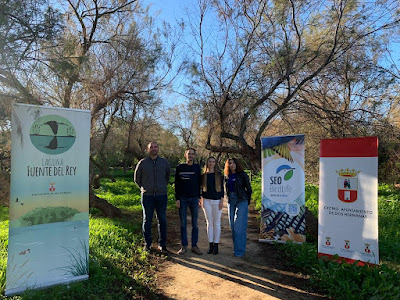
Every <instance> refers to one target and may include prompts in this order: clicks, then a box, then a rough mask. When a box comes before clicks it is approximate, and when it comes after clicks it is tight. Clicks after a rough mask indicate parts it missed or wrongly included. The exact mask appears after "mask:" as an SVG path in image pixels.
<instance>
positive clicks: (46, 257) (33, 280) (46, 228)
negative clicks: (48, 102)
mask: <svg viewBox="0 0 400 300" xmlns="http://www.w3.org/2000/svg"><path fill="white" fill-rule="evenodd" d="M12 109H13V111H12V121H11V126H12V132H11V147H12V148H11V191H10V209H9V214H10V216H9V220H10V222H9V242H8V262H7V273H6V293H5V294H6V295H7V296H10V295H14V294H19V293H22V292H23V291H25V290H26V289H36V288H44V287H48V286H52V285H56V284H60V283H69V282H73V281H78V280H84V279H87V278H88V270H89V263H88V262H89V141H90V112H89V111H83V110H74V109H61V108H50V107H44V106H34V105H24V104H15V105H13V107H12Z"/></svg>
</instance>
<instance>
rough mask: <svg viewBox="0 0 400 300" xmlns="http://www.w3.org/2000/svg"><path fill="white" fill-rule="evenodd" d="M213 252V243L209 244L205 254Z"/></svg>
mask: <svg viewBox="0 0 400 300" xmlns="http://www.w3.org/2000/svg"><path fill="white" fill-rule="evenodd" d="M213 251H214V243H210V248H208V251H207V253H208V254H211V253H213Z"/></svg>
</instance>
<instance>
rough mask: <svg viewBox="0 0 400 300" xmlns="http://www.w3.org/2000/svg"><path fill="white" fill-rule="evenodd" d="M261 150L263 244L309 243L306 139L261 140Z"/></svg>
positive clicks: (284, 137)
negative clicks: (306, 202)
mask: <svg viewBox="0 0 400 300" xmlns="http://www.w3.org/2000/svg"><path fill="white" fill-rule="evenodd" d="M261 146H262V153H261V162H262V189H261V192H262V207H261V225H260V238H259V241H260V242H281V243H285V242H287V241H292V242H296V243H302V242H305V240H306V234H305V228H306V227H305V226H306V225H305V194H304V187H305V184H304V135H292V136H276V137H265V138H261Z"/></svg>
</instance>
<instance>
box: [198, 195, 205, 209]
mask: <svg viewBox="0 0 400 300" xmlns="http://www.w3.org/2000/svg"><path fill="white" fill-rule="evenodd" d="M203 201H204V199H203V197H200V199H199V206H200V207H201V208H203Z"/></svg>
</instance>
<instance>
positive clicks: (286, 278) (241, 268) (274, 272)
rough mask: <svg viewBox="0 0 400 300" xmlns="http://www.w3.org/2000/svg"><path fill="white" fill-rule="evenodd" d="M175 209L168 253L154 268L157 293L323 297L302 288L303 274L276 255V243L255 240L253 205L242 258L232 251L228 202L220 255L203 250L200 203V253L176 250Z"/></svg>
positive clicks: (205, 243)
mask: <svg viewBox="0 0 400 300" xmlns="http://www.w3.org/2000/svg"><path fill="white" fill-rule="evenodd" d="M177 215H178V212H177V211H175V212H174V213H171V214H170V215H169V216H168V227H169V229H168V234H169V236H168V247H169V250H170V251H171V254H170V255H168V260H167V261H166V262H165V263H164V264H163V266H162V267H161V268H160V270H159V271H158V273H157V278H158V279H157V287H158V290H159V292H160V294H163V295H165V296H167V297H169V298H172V299H254V300H255V299H257V300H258V299H326V298H324V297H323V296H321V295H317V294H315V293H310V292H308V291H307V290H306V287H307V285H308V283H307V278H306V277H305V276H303V275H300V274H296V273H293V272H290V271H288V270H287V267H285V266H284V264H283V263H282V262H281V261H280V259H281V256H282V253H281V252H279V251H278V250H277V247H276V246H275V245H270V244H261V243H258V233H259V227H258V222H257V220H256V213H255V212H254V211H253V212H250V216H249V227H248V237H247V239H248V240H247V248H246V255H245V256H244V257H242V258H238V257H234V256H233V245H232V239H231V233H230V228H229V223H228V217H227V208H226V207H224V210H223V214H222V232H221V241H220V246H219V254H218V255H213V254H207V249H208V240H207V233H206V222H205V218H204V214H203V211H202V210H201V209H200V210H199V229H200V230H199V243H198V246H199V247H200V249H201V250H202V251H203V255H200V256H199V255H196V254H194V253H192V252H190V251H188V252H187V253H186V254H185V255H183V256H180V255H177V254H176V252H177V251H178V250H179V248H180V240H179V237H180V235H179V230H180V228H179V217H178V216H177ZM188 219H189V220H190V217H189V218H188ZM189 220H188V236H189V244H190V229H191V224H190V221H189Z"/></svg>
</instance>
